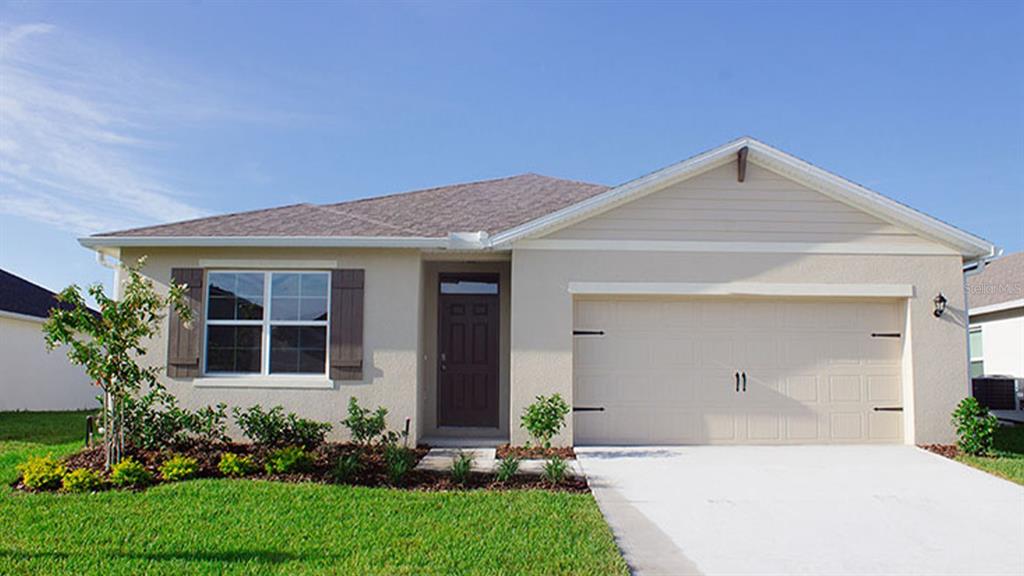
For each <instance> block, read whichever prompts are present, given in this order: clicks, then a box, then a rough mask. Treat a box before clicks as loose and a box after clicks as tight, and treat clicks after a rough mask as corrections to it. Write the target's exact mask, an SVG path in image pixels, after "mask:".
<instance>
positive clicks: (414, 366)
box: [121, 248, 422, 442]
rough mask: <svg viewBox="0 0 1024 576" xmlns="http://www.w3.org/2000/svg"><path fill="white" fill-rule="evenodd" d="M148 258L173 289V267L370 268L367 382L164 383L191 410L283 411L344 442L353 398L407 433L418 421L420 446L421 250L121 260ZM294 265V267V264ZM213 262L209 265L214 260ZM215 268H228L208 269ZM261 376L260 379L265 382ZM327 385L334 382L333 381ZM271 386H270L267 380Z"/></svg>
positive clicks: (180, 252)
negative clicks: (379, 409)
mask: <svg viewBox="0 0 1024 576" xmlns="http://www.w3.org/2000/svg"><path fill="white" fill-rule="evenodd" d="M143 254H146V255H147V256H148V259H147V262H146V266H145V269H144V273H145V274H146V276H148V277H150V278H152V279H153V280H154V281H155V282H156V284H157V286H158V288H159V289H160V290H162V291H166V287H167V283H168V280H169V278H170V273H171V268H175V267H204V266H203V263H201V262H200V261H201V260H204V259H205V260H209V259H216V260H248V261H252V264H253V265H251V266H245V267H246V268H249V269H262V268H271V269H272V268H288V267H290V266H291V265H292V264H293V263H294V261H296V260H303V261H327V262H329V263H331V265H330V266H328V267H326V268H333V267H338V268H362V269H364V270H365V271H366V280H365V296H364V297H365V301H364V306H365V315H364V335H363V339H364V340H363V350H364V361H363V365H364V377H363V381H361V382H347V381H346V382H333V383H332V385H331V388H329V389H297V388H289V387H285V386H282V387H278V388H262V387H241V388H236V387H218V388H207V387H199V386H196V385H195V384H196V382H193V381H192V380H190V379H181V380H172V379H169V378H167V377H163V379H162V380H163V382H164V384H165V385H166V386H167V388H168V390H170V391H172V392H173V393H174V394H176V395H177V397H178V398H179V399H180V401H181V402H182V404H183V405H185V406H187V407H189V408H193V409H194V408H199V407H202V406H206V405H213V404H217V403H219V402H225V403H227V404H228V405H229V406H242V407H246V406H250V405H252V404H261V405H263V406H265V407H271V406H274V405H278V404H280V405H282V406H284V407H285V408H286V409H287V410H289V411H293V412H296V413H298V414H300V415H301V416H304V417H308V418H314V419H316V420H321V421H325V422H331V423H332V424H334V430H333V432H332V435H331V437H332V438H334V439H344V438H346V437H347V430H345V428H344V427H343V426H341V425H340V424H339V421H340V420H342V419H343V418H345V416H346V407H347V404H348V399H349V397H353V396H354V397H356V398H357V399H358V400H359V402H360V403H361V404H362V405H363V406H369V407H375V406H384V407H386V408H387V409H388V425H389V427H390V428H391V429H394V430H401V429H402V427H403V426H404V423H405V419H406V418H411V419H412V423H411V426H410V434H411V441H412V442H416V441H417V432H418V430H419V429H420V424H419V418H420V414H419V405H418V402H417V382H418V370H419V368H418V366H419V365H418V357H419V346H420V344H421V343H420V326H419V322H420V318H421V317H422V315H421V312H420V306H421V298H420V283H421V270H420V265H421V262H420V254H419V252H418V251H414V250H334V249H301V250H300V249H265V248H261V249H245V248H236V249H212V248H196V249H162V248H161V249H146V250H141V249H132V250H125V251H123V252H122V254H121V258H122V260H123V261H126V262H132V261H134V260H135V259H137V258H138V257H139V256H142V255H143ZM290 263H292V264H290ZM207 264H209V262H207ZM206 267H208V268H210V269H215V268H217V269H219V268H224V266H206ZM166 322H167V321H166V320H165V321H164V324H165V326H164V330H163V331H162V332H161V335H160V336H159V337H158V338H156V339H155V340H154V341H153V342H152V343H151V347H150V350H151V353H150V356H149V358H148V360H149V361H150V362H154V363H156V364H159V365H161V366H162V365H163V363H164V359H165V357H166V350H167V344H166V340H165V335H166V333H167V330H166ZM257 378H258V377H257ZM325 380H326V376H325ZM263 381H264V382H270V381H271V380H270V379H269V378H264V379H263Z"/></svg>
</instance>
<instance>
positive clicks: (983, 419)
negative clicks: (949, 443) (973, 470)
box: [953, 398, 999, 456]
mask: <svg viewBox="0 0 1024 576" xmlns="http://www.w3.org/2000/svg"><path fill="white" fill-rule="evenodd" d="M953 425H954V426H956V435H957V446H959V447H960V450H962V451H963V452H964V453H966V454H970V455H972V456H984V455H985V454H988V453H989V451H990V450H992V439H993V436H994V435H995V432H996V429H997V428H998V427H999V420H998V419H997V418H996V417H995V416H993V415H991V414H989V413H988V410H987V409H986V408H985V407H984V406H982V405H981V404H979V403H978V400H977V399H975V398H964V399H963V400H961V401H960V404H959V405H958V406H957V407H956V410H954V411H953Z"/></svg>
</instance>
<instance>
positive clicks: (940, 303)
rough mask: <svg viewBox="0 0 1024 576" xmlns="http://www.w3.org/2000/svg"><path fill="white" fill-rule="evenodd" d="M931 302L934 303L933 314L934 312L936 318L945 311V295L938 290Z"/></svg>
mask: <svg viewBox="0 0 1024 576" xmlns="http://www.w3.org/2000/svg"><path fill="white" fill-rule="evenodd" d="M932 302H934V303H935V312H933V314H935V317H936V318H939V317H940V316H942V313H943V312H945V311H946V297H945V296H943V295H942V292H939V295H938V296H936V297H935V300H933V301H932Z"/></svg>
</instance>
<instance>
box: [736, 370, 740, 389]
mask: <svg viewBox="0 0 1024 576" xmlns="http://www.w3.org/2000/svg"><path fill="white" fill-rule="evenodd" d="M736 391H737V392H739V391H740V373H739V372H737V373H736Z"/></svg>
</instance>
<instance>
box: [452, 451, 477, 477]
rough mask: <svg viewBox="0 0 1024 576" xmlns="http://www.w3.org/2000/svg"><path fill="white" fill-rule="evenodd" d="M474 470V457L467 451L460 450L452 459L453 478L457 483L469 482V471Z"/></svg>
mask: <svg viewBox="0 0 1024 576" xmlns="http://www.w3.org/2000/svg"><path fill="white" fill-rule="evenodd" d="M472 470H473V457H472V456H470V455H469V454H466V453H465V452H459V453H458V455H456V456H455V458H453V459H452V480H453V481H454V482H455V483H456V484H465V483H466V482H469V473H470V472H471V471H472Z"/></svg>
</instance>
